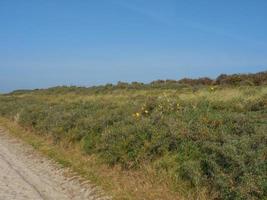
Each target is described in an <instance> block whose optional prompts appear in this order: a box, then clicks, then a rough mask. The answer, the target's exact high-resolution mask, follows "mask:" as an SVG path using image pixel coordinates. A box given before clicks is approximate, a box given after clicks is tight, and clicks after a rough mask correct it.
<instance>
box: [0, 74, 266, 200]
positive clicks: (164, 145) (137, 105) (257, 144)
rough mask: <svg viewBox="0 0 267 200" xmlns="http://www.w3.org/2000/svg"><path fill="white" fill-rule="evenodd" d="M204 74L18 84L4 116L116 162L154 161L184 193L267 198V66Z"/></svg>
mask: <svg viewBox="0 0 267 200" xmlns="http://www.w3.org/2000/svg"><path fill="white" fill-rule="evenodd" d="M198 80H199V81H196V80H190V79H183V80H181V81H156V82H153V83H151V84H142V83H132V84H126V83H119V84H118V85H116V86H113V85H106V86H98V87H92V88H79V87H56V88H50V89H46V90H33V91H16V92H13V93H10V94H5V95H1V96H0V115H1V116H2V117H5V118H8V119H10V120H13V121H15V122H17V123H18V124H19V125H21V126H22V127H25V128H28V129H30V130H33V131H34V132H35V133H36V134H38V135H39V136H43V137H51V138H52V139H53V142H54V144H59V143H61V142H62V141H64V144H68V145H69V146H70V147H71V146H73V145H76V144H79V146H80V147H81V148H80V151H81V152H84V153H85V154H87V155H88V156H90V155H94V156H97V157H98V158H99V159H101V160H102V161H103V162H104V163H105V164H106V165H108V166H109V167H110V168H112V167H118V166H119V167H120V168H121V170H122V171H142V168H143V167H144V166H149V168H151V169H152V170H153V172H155V174H156V176H158V177H161V176H164V177H166V178H167V179H168V180H170V182H171V183H172V184H171V185H170V186H169V187H171V188H172V190H173V191H176V190H177V193H179V195H181V196H183V195H184V196H185V195H186V194H185V193H186V192H185V191H186V190H187V189H188V190H190V191H192V190H194V191H201V190H203V191H204V190H205V191H207V192H206V193H207V196H208V197H209V198H213V199H229V200H230V199H264V198H266V196H267V134H266V132H267V86H266V83H267V82H266V80H267V77H266V73H258V74H254V75H232V76H226V75H222V76H220V77H218V78H217V80H210V79H207V78H203V79H198ZM66 148H67V147H66ZM181 183H184V184H183V187H184V188H186V189H184V191H182V190H181V186H179V185H180V184H181ZM159 184H160V183H159ZM177 188H179V189H177ZM148 192H149V191H148Z"/></svg>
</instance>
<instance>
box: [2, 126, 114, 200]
mask: <svg viewBox="0 0 267 200" xmlns="http://www.w3.org/2000/svg"><path fill="white" fill-rule="evenodd" d="M66 174H70V172H69V171H67V170H66V169H62V168H61V167H60V166H59V165H57V164H56V163H54V162H53V161H51V160H49V159H47V158H45V157H43V156H41V155H40V154H38V153H37V152H35V151H34V149H33V148H31V147H30V146H28V145H26V144H24V143H23V142H21V141H19V140H18V139H15V138H11V136H9V135H8V133H7V132H6V131H4V129H2V128H1V127H0V200H11V199H12V200H13V199H14V200H30V199H33V200H39V199H41V200H52V199H53V200H65V199H73V200H76V199H77V200H80V199H92V200H93V199H94V200H102V199H110V198H107V197H104V195H103V193H102V192H101V190H100V189H99V188H97V187H93V186H92V185H90V184H88V183H87V182H82V181H81V180H82V179H81V178H80V177H76V176H75V177H70V176H66Z"/></svg>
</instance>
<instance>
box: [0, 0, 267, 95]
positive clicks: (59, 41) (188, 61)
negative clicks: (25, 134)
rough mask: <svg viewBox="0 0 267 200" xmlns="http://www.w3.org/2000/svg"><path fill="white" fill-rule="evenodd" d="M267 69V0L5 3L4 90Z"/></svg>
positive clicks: (0, 62)
mask: <svg viewBox="0 0 267 200" xmlns="http://www.w3.org/2000/svg"><path fill="white" fill-rule="evenodd" d="M264 70H267V1H266V0H27V1H26V0H25V1H22V0H0V92H7V91H11V90H14V89H21V88H40V87H50V86H56V85H80V86H90V85H97V84H105V83H116V82H117V81H128V82H131V81H142V82H149V81H152V80H156V79H179V78H182V77H185V76H186V77H200V76H210V77H215V76H217V75H218V74H220V73H243V72H257V71H264Z"/></svg>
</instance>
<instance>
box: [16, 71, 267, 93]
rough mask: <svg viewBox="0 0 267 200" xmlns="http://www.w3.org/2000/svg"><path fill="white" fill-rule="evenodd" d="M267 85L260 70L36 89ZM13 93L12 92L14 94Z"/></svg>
mask: <svg viewBox="0 0 267 200" xmlns="http://www.w3.org/2000/svg"><path fill="white" fill-rule="evenodd" d="M260 85H267V71H264V72H258V73H254V74H252V73H251V74H232V75H226V74H221V75H219V76H218V77H217V78H216V79H211V78H208V77H202V78H198V79H192V78H183V79H180V80H170V79H167V80H156V81H152V82H151V83H142V82H132V83H127V82H121V81H119V82H118V83H117V84H111V83H109V84H106V85H100V86H92V87H77V86H70V87H68V86H58V87H52V88H49V89H48V90H45V89H35V90H34V92H36V91H41V92H45V93H46V94H48V93H54V92H56V93H65V92H72V91H73V92H75V93H81V94H82V93H86V94H87V93H93V94H95V93H99V92H105V91H112V90H116V89H181V88H185V87H195V88H198V87H201V86H260ZM27 92H32V90H16V91H14V92H12V93H13V94H19V93H27ZM12 93H11V94H12Z"/></svg>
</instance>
